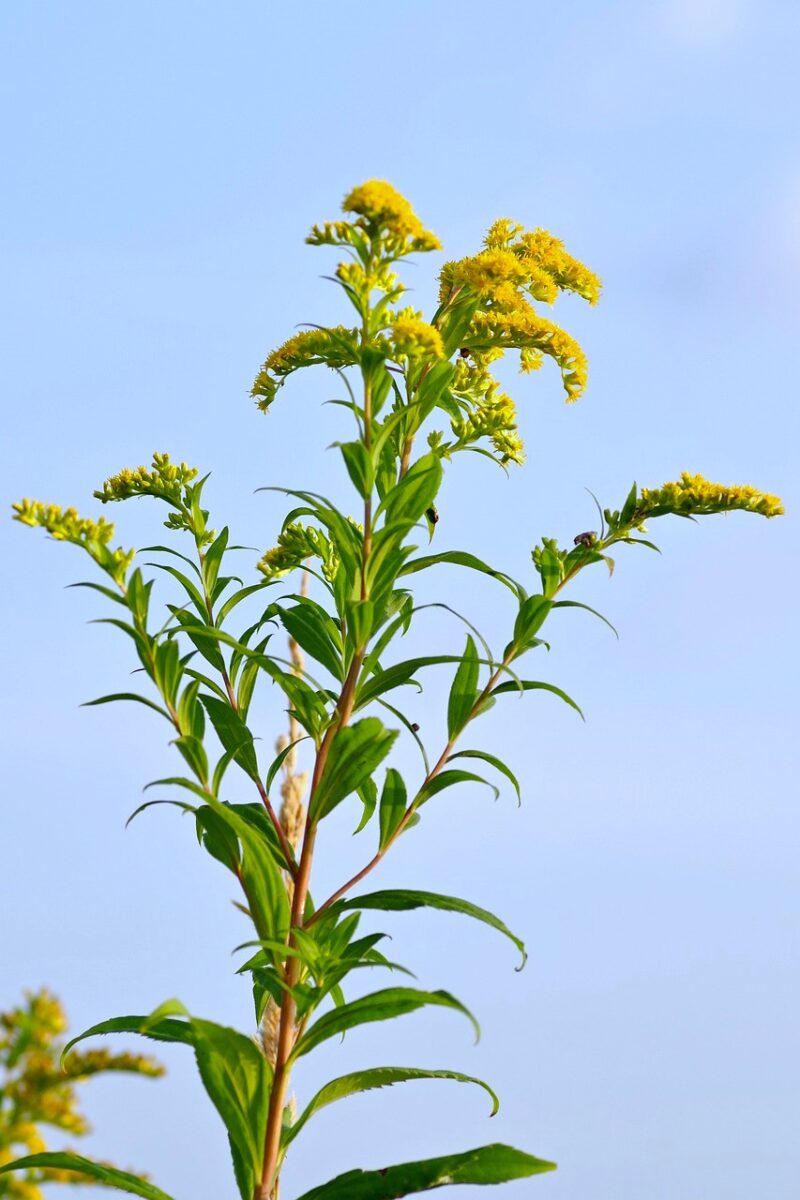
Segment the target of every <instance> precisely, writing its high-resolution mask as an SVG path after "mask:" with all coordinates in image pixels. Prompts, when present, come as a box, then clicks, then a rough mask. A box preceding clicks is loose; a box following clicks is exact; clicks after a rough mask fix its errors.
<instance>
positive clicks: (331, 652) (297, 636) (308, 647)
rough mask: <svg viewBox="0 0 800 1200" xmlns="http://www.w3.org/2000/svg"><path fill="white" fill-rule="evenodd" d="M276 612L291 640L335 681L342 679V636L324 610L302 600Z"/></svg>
mask: <svg viewBox="0 0 800 1200" xmlns="http://www.w3.org/2000/svg"><path fill="white" fill-rule="evenodd" d="M277 611H278V612H279V614H280V618H281V621H282V622H283V625H284V628H285V629H286V632H287V633H288V634H289V637H291V638H294V640H295V641H296V642H297V644H298V645H299V646H301V647H302V648H303V650H305V651H306V653H307V654H310V655H311V657H312V658H313V659H316V661H317V662H318V663H322V665H323V667H325V668H326V670H328V671H330V673H331V675H333V676H334V678H336V679H339V680H341V678H342V651H341V636H340V635H339V633H338V631H337V629H336V626H335V625H334V623H333V621H332V620H331V618H330V617H329V616H328V614H327V613H326V612H325V610H324V609H322V608H321V607H320V606H319V605H318V604H315V603H314V602H313V601H312V600H308V599H307V598H305V597H303V598H301V600H300V602H299V603H298V604H295V605H294V606H293V607H292V608H278V610H277Z"/></svg>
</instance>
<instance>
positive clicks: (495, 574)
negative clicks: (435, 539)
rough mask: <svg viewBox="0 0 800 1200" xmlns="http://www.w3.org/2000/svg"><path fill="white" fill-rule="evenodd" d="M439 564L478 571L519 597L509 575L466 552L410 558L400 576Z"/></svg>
mask: <svg viewBox="0 0 800 1200" xmlns="http://www.w3.org/2000/svg"><path fill="white" fill-rule="evenodd" d="M439 563H444V564H448V563H449V564H450V565H451V566H455V567H467V568H469V570H471V571H480V573H481V574H482V575H491V577H492V578H493V579H498V580H499V581H500V583H502V584H504V585H505V586H506V587H507V588H509V589H510V590H511V591H512V592H513V593H514V595H515V596H517V597H520V585H519V584H518V583H515V581H514V580H513V579H512V578H511V576H510V575H506V574H504V572H503V571H496V570H495V569H494V567H490V566H489V565H488V563H485V562H484V561H483V560H482V559H480V558H478V556H477V555H476V554H470V553H469V551H467V550H443V551H442V552H441V553H440V554H426V555H424V556H423V557H421V558H412V559H411V561H410V562H407V563H406V564H405V565H404V566H403V567H402V569H401V570H400V575H413V574H415V573H416V572H417V571H425V570H427V568H428V567H434V566H437V565H438V564H439ZM520 598H521V597H520Z"/></svg>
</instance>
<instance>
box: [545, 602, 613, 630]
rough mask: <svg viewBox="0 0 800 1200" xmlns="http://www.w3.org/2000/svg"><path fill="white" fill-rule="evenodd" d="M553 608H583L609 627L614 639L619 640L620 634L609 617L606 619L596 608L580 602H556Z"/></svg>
mask: <svg viewBox="0 0 800 1200" xmlns="http://www.w3.org/2000/svg"><path fill="white" fill-rule="evenodd" d="M553 608H582V609H584V611H585V612H588V613H591V614H592V616H593V617H597V618H598V619H599V620H600V621H602V622H603V624H604V625H607V626H608V628H609V629H610V630H611V632H612V633H613V634H614V637H615V638H617V639H619V634H618V633H617V630H616V629H615V627H614V626H613V625H612V624H611V622H610V621H609V619H608V617H604V616H603V614H602V613H601V612H598V611H597V609H596V608H592V607H591V606H590V605H588V604H582V603H581V602H580V601H579V600H556V602H555V603H554V605H553Z"/></svg>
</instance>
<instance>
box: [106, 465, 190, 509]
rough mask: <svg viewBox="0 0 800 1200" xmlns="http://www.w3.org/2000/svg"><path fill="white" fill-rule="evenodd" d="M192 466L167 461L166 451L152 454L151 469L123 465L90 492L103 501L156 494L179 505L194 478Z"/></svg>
mask: <svg viewBox="0 0 800 1200" xmlns="http://www.w3.org/2000/svg"><path fill="white" fill-rule="evenodd" d="M197 475H198V471H197V468H196V467H189V466H187V464H186V463H185V462H184V463H181V464H180V465H178V464H176V463H173V462H171V461H170V457H169V455H168V454H158V453H156V454H154V455H153V464H152V468H151V469H149V468H147V467H135V468H133V470H130V469H128V468H126V469H125V470H122V471H120V472H119V473H118V474H117V475H112V476H111V478H110V479H107V480H106V481H105V483H104V484H103V487H102V489H101V490H100V491H97V492H95V493H94V495H95V496H96V498H97V499H98V500H102V502H103V503H104V504H107V503H108V502H109V501H110V500H129V499H130V497H131V496H157V497H159V498H160V499H162V500H166V501H167V502H168V503H170V504H175V505H179V506H180V505H181V504H182V503H183V499H184V488H185V487H186V486H187V484H189V483H191V482H192V480H193V479H196V478H197Z"/></svg>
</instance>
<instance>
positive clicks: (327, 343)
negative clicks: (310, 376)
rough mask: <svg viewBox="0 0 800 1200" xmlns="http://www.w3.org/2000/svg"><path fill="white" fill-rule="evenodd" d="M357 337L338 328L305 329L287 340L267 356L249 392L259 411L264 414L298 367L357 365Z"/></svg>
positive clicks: (353, 333) (351, 331) (342, 326)
mask: <svg viewBox="0 0 800 1200" xmlns="http://www.w3.org/2000/svg"><path fill="white" fill-rule="evenodd" d="M357 347H358V333H357V331H356V330H355V329H347V328H345V326H344V325H337V326H336V327H334V328H332V329H304V330H302V331H301V332H300V333H296V334H294V336H293V337H290V338H288V340H287V341H285V342H284V343H283V344H282V345H281V346H278V347H277V349H275V350H273V351H272V353H271V354H270V355H269V356H268V358H267V359H266V361H265V362H264V365H263V366H262V368H261V370H260V371H259V373H258V375H257V376H256V379H255V382H254V384H253V387H252V389H251V393H250V394H251V395H252V396H255V397H258V398H259V399H258V407H259V408H260V409H261V411H262V412H266V411H267V409H268V408H269V406H270V404H271V403H272V401H273V400H274V399H275V393H276V392H277V391H278V388H279V387H280V386H281V384H282V383H283V381H284V379H286V377H287V376H288V375H291V374H292V372H293V371H297V370H299V369H300V368H301V367H310V366H314V365H315V364H317V363H324V364H326V365H327V366H329V367H349V366H352V365H353V363H355V362H356V361H357V354H358V349H357Z"/></svg>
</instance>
